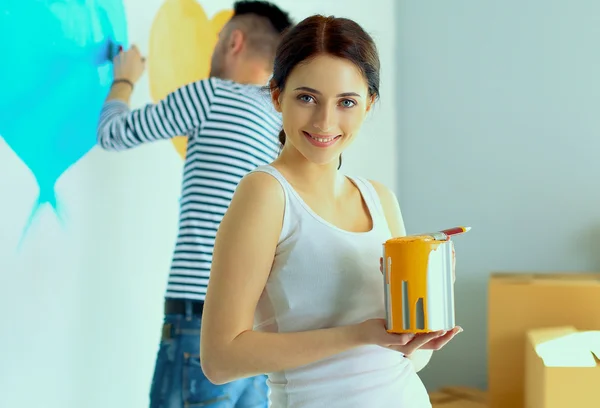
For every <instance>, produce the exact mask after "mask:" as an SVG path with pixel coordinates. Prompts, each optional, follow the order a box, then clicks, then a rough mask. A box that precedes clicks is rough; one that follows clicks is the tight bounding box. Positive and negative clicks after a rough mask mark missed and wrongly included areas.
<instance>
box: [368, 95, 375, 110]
mask: <svg viewBox="0 0 600 408" xmlns="http://www.w3.org/2000/svg"><path fill="white" fill-rule="evenodd" d="M374 103H375V95H371V96H370V97H369V99H368V101H367V112H369V111H370V110H371V107H372V106H373V104H374Z"/></svg>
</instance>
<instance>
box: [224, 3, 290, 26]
mask: <svg viewBox="0 0 600 408" xmlns="http://www.w3.org/2000/svg"><path fill="white" fill-rule="evenodd" d="M248 14H254V15H255V16H258V17H264V18H266V19H267V20H268V21H269V22H270V23H271V25H272V26H273V28H274V29H275V31H277V33H278V34H281V33H283V32H284V31H286V30H287V29H288V28H290V27H291V26H292V25H293V22H292V20H291V19H290V17H289V15H288V13H285V12H284V11H282V10H281V9H280V8H279V7H277V6H276V5H274V4H273V3H269V2H268V1H236V2H235V3H234V5H233V18H235V17H238V16H243V15H248Z"/></svg>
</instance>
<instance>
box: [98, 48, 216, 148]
mask: <svg viewBox="0 0 600 408" xmlns="http://www.w3.org/2000/svg"><path fill="white" fill-rule="evenodd" d="M113 64H114V78H115V79H114V80H115V82H114V83H113V85H112V87H111V89H110V92H109V94H108V96H107V97H106V101H105V103H104V106H103V107H102V110H101V112H100V120H99V122H98V129H97V138H98V144H99V145H100V146H101V147H103V148H104V149H107V150H124V149H128V148H131V147H134V146H137V145H139V144H141V143H144V142H152V141H155V140H160V139H169V138H172V137H175V136H179V135H186V134H188V133H189V132H190V131H191V130H192V129H195V128H198V127H200V125H201V123H203V122H204V121H205V120H206V116H207V115H208V111H209V107H210V104H211V101H212V99H213V98H214V92H215V90H214V81H213V80H210V79H208V80H203V81H198V82H193V83H191V84H188V85H186V86H183V87H181V88H179V89H177V90H175V91H173V92H171V93H170V94H169V95H167V96H166V97H165V98H164V99H163V100H161V101H160V102H158V103H156V104H148V105H146V106H144V107H142V108H140V109H135V110H131V109H130V107H129V100H130V98H131V94H132V92H133V86H134V84H135V83H136V82H137V81H138V79H139V78H140V76H141V75H142V72H143V71H144V64H145V61H144V58H143V57H142V56H141V55H140V53H139V51H138V50H137V48H136V47H135V46H133V47H131V49H129V50H127V51H125V52H120V53H119V55H117V56H116V57H115V59H114V61H113Z"/></svg>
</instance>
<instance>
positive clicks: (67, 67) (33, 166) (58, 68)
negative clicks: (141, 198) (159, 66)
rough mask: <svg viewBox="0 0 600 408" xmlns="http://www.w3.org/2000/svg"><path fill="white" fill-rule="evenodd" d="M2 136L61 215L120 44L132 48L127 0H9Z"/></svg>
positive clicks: (0, 45) (0, 32)
mask: <svg viewBox="0 0 600 408" xmlns="http://www.w3.org/2000/svg"><path fill="white" fill-rule="evenodd" d="M0 39H2V41H1V42H0V56H1V58H2V59H3V61H4V62H3V63H2V64H0V78H2V91H1V92H0V135H1V136H2V137H3V138H4V140H5V141H6V142H7V143H8V145H9V146H10V147H11V148H12V149H13V150H14V151H15V153H16V154H17V155H18V156H19V157H20V158H21V160H22V161H23V163H25V165H26V166H27V167H28V168H29V169H30V170H31V172H32V173H33V175H34V176H35V179H36V181H37V184H38V186H39V190H40V191H39V197H38V198H37V200H36V203H35V204H34V206H33V208H32V211H31V216H30V217H29V220H28V221H27V224H26V226H25V228H24V231H23V237H24V236H25V234H26V232H27V230H28V228H29V226H30V225H31V223H32V222H33V220H34V218H35V215H36V213H37V211H38V210H39V208H40V206H42V205H44V204H48V205H50V206H51V207H52V208H53V209H54V211H55V212H56V213H57V216H58V215H59V214H58V210H57V208H58V200H57V198H56V195H55V191H54V188H55V184H56V182H57V180H58V179H59V177H60V176H61V175H62V174H63V173H64V172H65V171H66V170H67V169H68V168H69V167H70V166H72V165H73V164H74V163H76V162H77V161H78V160H79V159H80V158H81V157H83V156H84V155H85V154H86V153H87V152H88V151H89V150H90V149H91V148H92V147H93V146H94V145H95V144H96V125H97V121H98V115H99V112H100V109H101V106H102V103H103V101H104V98H105V97H106V94H107V92H108V90H109V87H110V83H111V79H112V64H111V63H110V60H109V57H110V55H111V50H112V49H114V47H115V45H116V44H122V45H123V46H124V47H127V24H126V19H125V10H124V7H123V3H122V0H34V1H24V0H2V2H1V3H0ZM5 177H10V175H5Z"/></svg>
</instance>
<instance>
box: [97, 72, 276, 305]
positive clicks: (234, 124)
mask: <svg viewBox="0 0 600 408" xmlns="http://www.w3.org/2000/svg"><path fill="white" fill-rule="evenodd" d="M126 112H129V108H128V107H127V105H126V104H125V103H123V102H119V101H110V102H108V103H107V104H106V105H105V106H104V108H103V111H102V114H101V118H100V124H99V128H98V142H99V143H100V145H101V146H102V147H103V148H105V149H109V150H123V149H127V148H131V147H134V146H137V145H139V144H141V143H145V142H150V141H154V140H157V139H164V138H168V137H173V136H175V135H179V134H184V135H187V136H188V145H187V154H186V160H185V165H184V172H183V181H182V188H181V200H180V215H179V233H178V237H177V242H176V245H175V250H174V254H173V260H172V264H171V271H170V275H169V281H168V285H167V292H166V297H167V298H178V299H189V300H204V296H205V294H206V287H207V284H208V278H209V273H210V263H211V260H212V253H213V246H214V240H215V235H216V232H217V229H218V227H219V224H220V222H221V219H222V218H223V215H224V214H225V211H226V210H227V208H228V207H229V203H230V201H231V198H232V196H233V193H234V191H235V188H236V186H237V184H238V183H239V181H240V180H241V179H242V177H244V175H246V174H247V173H248V172H250V171H251V170H253V169H254V168H256V167H257V166H260V165H264V164H268V163H270V162H272V161H273V160H274V159H275V158H276V157H277V155H278V153H279V142H278V139H277V137H278V134H279V131H280V130H281V119H280V114H279V113H277V112H276V111H275V110H274V108H273V106H272V104H271V101H270V100H269V94H268V92H266V91H265V90H264V89H262V88H261V87H259V86H256V85H242V84H238V83H236V82H232V81H228V80H223V79H218V78H210V79H207V80H202V81H197V82H194V83H192V84H189V85H186V86H184V87H182V88H179V89H178V90H177V91H175V92H173V93H172V94H170V95H169V96H168V97H167V98H166V99H165V100H164V101H161V103H159V104H157V105H148V106H146V107H144V108H143V109H141V110H139V111H136V112H138V113H137V114H135V115H129V116H125V114H126ZM119 116H123V117H124V120H120V121H119V120H114V119H115V118H117V117H119Z"/></svg>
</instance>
